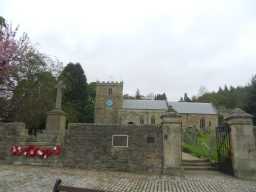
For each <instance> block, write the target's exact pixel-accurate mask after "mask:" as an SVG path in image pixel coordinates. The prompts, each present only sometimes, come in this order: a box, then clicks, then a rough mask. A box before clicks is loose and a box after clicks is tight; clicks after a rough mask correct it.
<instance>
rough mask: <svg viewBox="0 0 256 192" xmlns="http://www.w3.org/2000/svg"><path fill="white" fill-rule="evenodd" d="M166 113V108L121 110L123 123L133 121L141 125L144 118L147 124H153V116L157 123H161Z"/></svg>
mask: <svg viewBox="0 0 256 192" xmlns="http://www.w3.org/2000/svg"><path fill="white" fill-rule="evenodd" d="M164 113H166V111H165V110H127V109H126V110H120V121H121V124H123V125H127V124H128V123H129V122H133V123H134V124H135V125H140V124H141V122H140V119H141V118H143V120H144V124H145V125H150V124H152V122H151V118H152V117H154V118H155V124H156V125H159V124H161V118H160V117H161V115H163V114H164Z"/></svg>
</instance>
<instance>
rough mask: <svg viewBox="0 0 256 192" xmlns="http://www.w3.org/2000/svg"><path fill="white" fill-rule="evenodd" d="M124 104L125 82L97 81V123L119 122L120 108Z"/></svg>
mask: <svg viewBox="0 0 256 192" xmlns="http://www.w3.org/2000/svg"><path fill="white" fill-rule="evenodd" d="M122 105H123V82H113V81H112V82H104V81H103V82H97V83H96V99H95V120H94V122H95V123H98V124H119V110H120V109H121V108H122Z"/></svg>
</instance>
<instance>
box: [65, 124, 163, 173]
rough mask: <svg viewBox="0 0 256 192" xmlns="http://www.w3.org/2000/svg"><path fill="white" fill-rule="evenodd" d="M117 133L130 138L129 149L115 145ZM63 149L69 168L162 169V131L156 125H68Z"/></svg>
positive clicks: (66, 164)
mask: <svg viewBox="0 0 256 192" xmlns="http://www.w3.org/2000/svg"><path fill="white" fill-rule="evenodd" d="M116 134H121V135H128V147H114V146H112V135H116ZM148 137H151V141H152V138H154V139H153V140H154V142H153V143H148ZM64 148H65V151H64V156H65V160H64V166H69V167H73V166H76V167H83V168H97V169H105V168H110V169H114V170H122V171H149V172H151V171H153V172H160V171H161V167H162V130H161V129H159V128H157V127H155V126H135V125H129V126H124V125H121V126H118V125H109V126H108V125H94V124H69V128H68V131H67V134H66V137H65V147H64Z"/></svg>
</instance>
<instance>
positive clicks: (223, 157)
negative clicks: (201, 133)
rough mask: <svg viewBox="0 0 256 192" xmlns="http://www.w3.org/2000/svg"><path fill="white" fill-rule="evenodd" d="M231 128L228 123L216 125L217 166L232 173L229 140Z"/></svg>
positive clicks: (225, 171)
mask: <svg viewBox="0 0 256 192" xmlns="http://www.w3.org/2000/svg"><path fill="white" fill-rule="evenodd" d="M230 133H231V128H230V126H229V125H228V124H223V125H220V126H218V127H216V142H217V154H218V167H219V169H220V171H222V172H224V173H227V174H231V175H233V174H234V172H233V166H232V146H231V142H230Z"/></svg>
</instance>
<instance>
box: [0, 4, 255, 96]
mask: <svg viewBox="0 0 256 192" xmlns="http://www.w3.org/2000/svg"><path fill="white" fill-rule="evenodd" d="M0 15H2V16H4V17H5V18H6V19H7V21H9V22H11V23H12V24H13V25H20V30H19V31H20V32H27V33H28V35H29V36H30V38H31V40H32V42H33V43H34V44H37V47H38V48H39V49H40V50H41V52H43V53H45V54H48V55H50V56H54V57H57V58H58V59H59V60H60V61H62V62H63V63H64V64H66V63H67V62H69V61H72V62H80V63H81V64H82V66H83V68H84V71H85V74H86V76H87V79H88V81H89V82H91V81H96V80H99V81H111V80H123V81H124V91H125V92H126V93H130V94H134V93H135V91H136V89H137V88H139V89H140V90H141V93H142V94H148V93H150V92H154V93H157V92H166V93H167V95H168V98H169V100H177V99H179V98H180V96H182V95H183V93H184V92H187V93H188V94H189V96H192V95H196V94H197V93H198V89H199V88H200V86H205V87H206V88H207V89H208V90H210V91H212V90H217V89H218V87H219V86H221V85H222V86H223V85H224V84H227V85H234V86H237V85H245V84H247V83H248V82H249V80H250V79H251V77H252V76H253V74H256V1H255V0H209V1H208V0H167V1H162V0H155V1H149V0H127V1H122V0H88V1H87V0H80V1H78V0H72V1H64V0H0Z"/></svg>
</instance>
